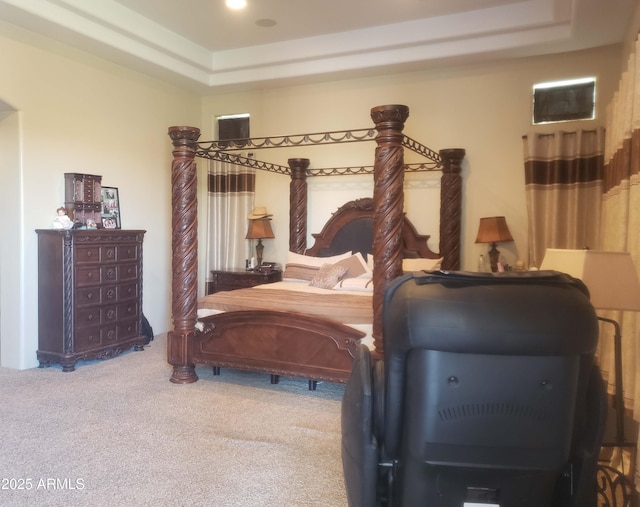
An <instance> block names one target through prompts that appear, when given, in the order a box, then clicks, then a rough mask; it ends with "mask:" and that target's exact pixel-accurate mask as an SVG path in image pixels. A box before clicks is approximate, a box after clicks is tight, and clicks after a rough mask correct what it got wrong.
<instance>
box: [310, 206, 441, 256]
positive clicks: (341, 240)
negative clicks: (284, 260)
mask: <svg viewBox="0 0 640 507" xmlns="http://www.w3.org/2000/svg"><path fill="white" fill-rule="evenodd" d="M373 213H374V209H373V199H371V198H369V197H366V198H362V199H356V200H353V201H349V202H347V203H346V204H344V205H342V206H341V207H340V208H338V210H337V211H336V212H335V213H334V214H333V215H331V218H330V219H329V220H328V221H327V223H326V224H325V225H324V227H323V228H322V231H320V232H319V233H317V234H312V236H313V238H314V240H315V242H314V244H313V246H311V247H310V248H308V249H307V251H306V252H305V253H306V255H312V256H314V257H329V256H332V255H338V254H341V253H344V252H360V253H361V254H362V255H363V257H364V258H365V259H367V257H368V255H370V254H371V253H372V252H373ZM429 238H430V236H428V235H421V234H418V232H417V231H416V229H415V227H414V226H413V224H412V223H411V222H410V221H409V219H408V218H407V217H406V215H405V216H404V220H403V224H402V248H403V255H402V256H403V258H416V257H422V258H426V259H438V258H440V257H441V256H440V255H439V254H438V253H436V252H433V251H432V250H431V249H430V248H429V246H428V245H427V241H428V240H429Z"/></svg>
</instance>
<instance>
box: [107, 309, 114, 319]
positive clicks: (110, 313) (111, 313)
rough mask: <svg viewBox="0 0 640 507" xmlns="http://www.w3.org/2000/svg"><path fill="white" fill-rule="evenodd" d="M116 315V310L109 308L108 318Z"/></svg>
mask: <svg viewBox="0 0 640 507" xmlns="http://www.w3.org/2000/svg"><path fill="white" fill-rule="evenodd" d="M115 316H116V312H114V311H113V310H109V311H108V312H107V318H108V319H113V318H114V317H115Z"/></svg>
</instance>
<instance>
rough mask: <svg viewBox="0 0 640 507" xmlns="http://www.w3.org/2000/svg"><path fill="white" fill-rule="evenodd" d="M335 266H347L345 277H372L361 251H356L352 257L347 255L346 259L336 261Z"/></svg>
mask: <svg viewBox="0 0 640 507" xmlns="http://www.w3.org/2000/svg"><path fill="white" fill-rule="evenodd" d="M334 266H345V267H346V268H347V272H346V273H345V275H344V278H358V277H359V276H365V275H366V277H367V278H371V274H372V273H371V272H370V271H369V268H368V267H367V263H366V262H365V261H364V257H362V254H361V253H360V252H356V253H355V254H353V255H352V256H351V257H347V258H346V259H344V260H341V261H338V262H336V263H334Z"/></svg>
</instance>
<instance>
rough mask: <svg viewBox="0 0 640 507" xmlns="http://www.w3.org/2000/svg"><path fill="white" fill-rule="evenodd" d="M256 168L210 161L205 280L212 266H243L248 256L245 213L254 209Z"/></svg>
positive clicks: (228, 268)
mask: <svg viewBox="0 0 640 507" xmlns="http://www.w3.org/2000/svg"><path fill="white" fill-rule="evenodd" d="M254 195H255V169H252V168H247V167H241V166H237V165H235V164H231V163H228V162H217V161H214V162H211V164H210V166H209V174H208V227H207V231H208V237H207V255H206V259H207V266H206V272H207V280H208V281H209V280H210V276H211V275H210V273H211V270H212V269H223V270H234V269H244V268H245V260H246V259H248V258H249V257H250V254H249V241H248V240H246V239H245V236H246V234H247V226H248V220H247V216H248V215H249V213H250V212H251V210H252V209H253V202H254Z"/></svg>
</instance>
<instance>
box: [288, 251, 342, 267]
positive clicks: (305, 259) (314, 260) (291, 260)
mask: <svg viewBox="0 0 640 507" xmlns="http://www.w3.org/2000/svg"><path fill="white" fill-rule="evenodd" d="M351 255H352V254H351V252H345V253H343V254H340V255H333V256H332V257H312V256H311V255H302V254H298V253H295V252H289V253H287V264H303V265H306V266H314V267H316V268H320V267H322V265H323V264H335V263H336V262H338V261H341V260H342V259H346V258H347V257H351Z"/></svg>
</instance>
